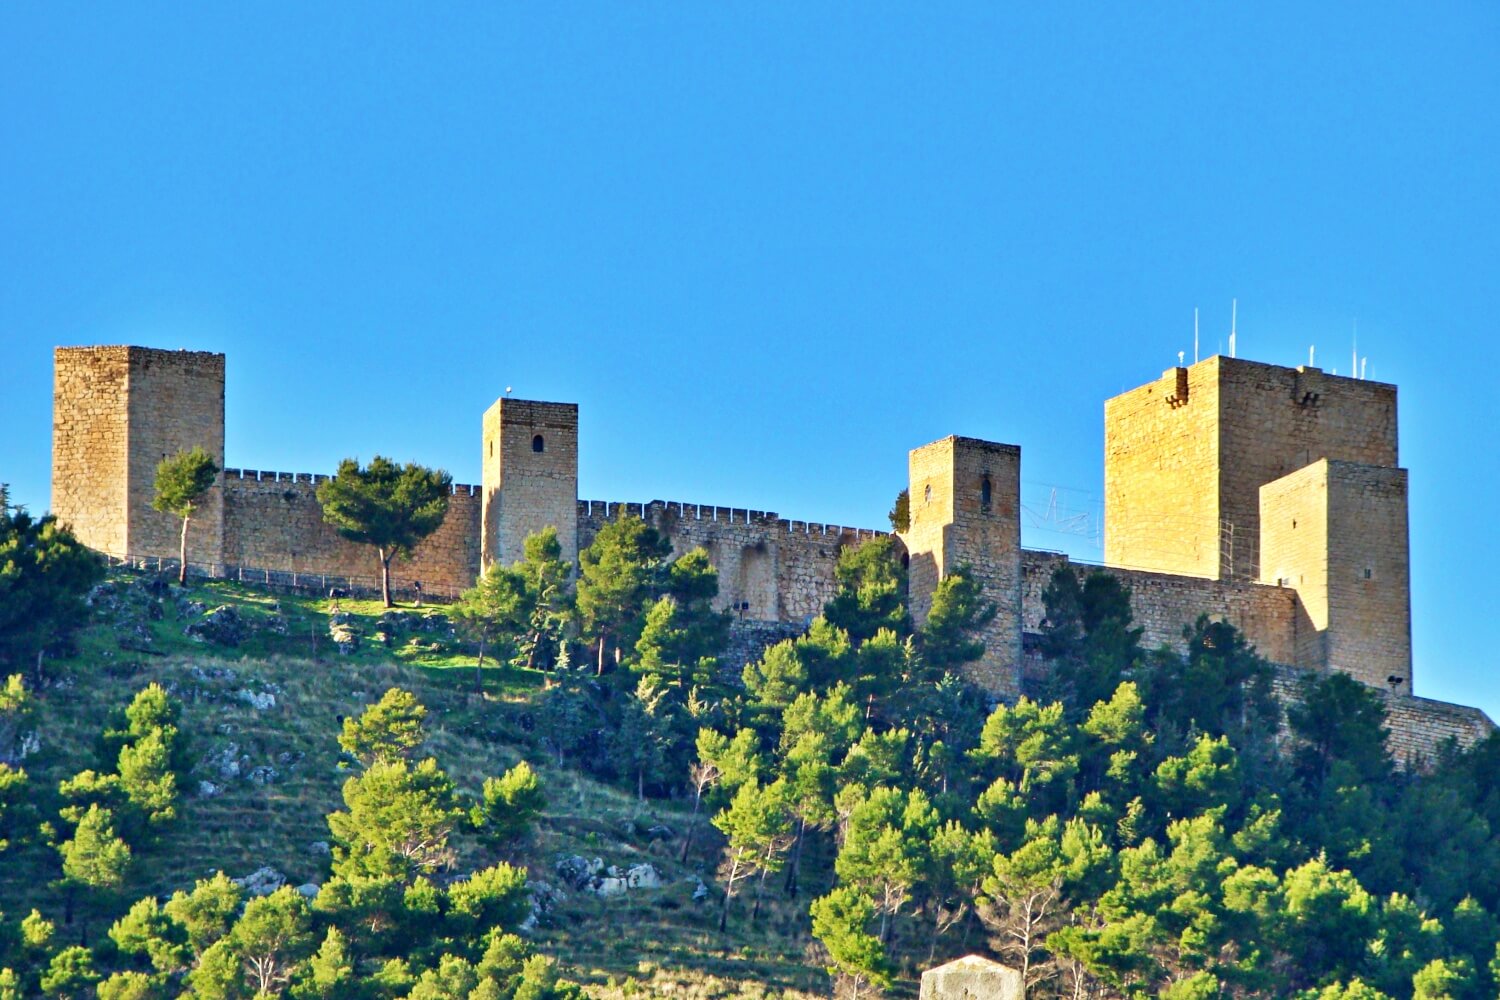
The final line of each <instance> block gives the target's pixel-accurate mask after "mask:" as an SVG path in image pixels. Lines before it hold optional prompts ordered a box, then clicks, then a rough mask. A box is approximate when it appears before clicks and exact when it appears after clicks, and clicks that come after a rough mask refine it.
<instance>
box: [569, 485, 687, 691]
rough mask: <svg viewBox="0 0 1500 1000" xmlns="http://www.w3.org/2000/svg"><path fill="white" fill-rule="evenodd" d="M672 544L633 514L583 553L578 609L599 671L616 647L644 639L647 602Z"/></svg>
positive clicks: (609, 526) (610, 527) (606, 530)
mask: <svg viewBox="0 0 1500 1000" xmlns="http://www.w3.org/2000/svg"><path fill="white" fill-rule="evenodd" d="M671 554H672V543H671V541H670V540H669V539H666V538H663V537H662V536H661V535H660V534H659V533H658V532H657V530H656V529H655V528H653V527H651V526H650V525H648V524H647V523H646V522H645V521H643V520H641V519H640V518H639V517H636V516H634V515H633V514H627V515H625V516H624V517H620V518H617V519H616V520H613V521H611V522H609V523H608V524H606V525H605V526H604V527H602V528H600V529H599V533H598V534H597V535H595V536H594V541H593V543H592V544H590V545H589V547H588V548H586V549H584V550H583V551H582V552H581V553H579V556H578V563H579V575H578V613H579V615H580V617H581V618H582V625H583V635H584V638H585V639H587V640H589V641H590V642H594V643H597V645H598V667H597V672H598V673H600V674H603V673H604V665H605V657H606V654H607V653H608V651H609V650H610V649H613V650H615V657H616V660H617V661H618V659H619V658H620V651H621V650H624V649H633V648H634V647H635V644H636V641H637V640H638V639H639V638H640V633H641V628H642V627H643V625H644V618H645V611H646V607H647V604H648V603H649V602H650V601H651V600H652V598H653V593H654V588H655V586H656V584H657V579H658V576H657V574H658V573H659V571H660V569H661V567H662V565H663V563H664V562H665V560H666V559H667V557H668V556H669V555H671Z"/></svg>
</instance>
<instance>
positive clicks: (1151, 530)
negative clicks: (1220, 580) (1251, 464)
mask: <svg viewBox="0 0 1500 1000" xmlns="http://www.w3.org/2000/svg"><path fill="white" fill-rule="evenodd" d="M1218 411H1219V380H1218V377H1217V369H1216V368H1215V367H1214V366H1212V365H1210V364H1209V363H1208V362H1203V363H1200V364H1196V365H1193V366H1192V367H1191V368H1173V369H1169V370H1168V371H1167V372H1165V373H1164V374H1163V375H1162V377H1161V378H1160V379H1158V380H1157V381H1155V382H1151V383H1148V384H1146V385H1143V386H1141V387H1140V388H1137V389H1133V390H1131V391H1130V392H1127V393H1123V394H1121V395H1119V396H1116V397H1114V398H1113V399H1109V400H1106V401H1105V403H1104V561H1105V562H1106V563H1108V564H1109V565H1111V566H1124V567H1130V568H1132V569H1143V570H1153V571H1156V572H1159V573H1175V574H1179V575H1182V576H1200V577H1209V578H1216V577H1218V575H1219V508H1218V499H1219V498H1218V481H1217V470H1218V464H1219V438H1218V435H1217V433H1215V428H1216V425H1217V421H1218Z"/></svg>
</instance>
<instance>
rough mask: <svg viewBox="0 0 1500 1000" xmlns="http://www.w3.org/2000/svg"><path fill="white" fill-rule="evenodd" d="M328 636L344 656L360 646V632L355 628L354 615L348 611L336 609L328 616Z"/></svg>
mask: <svg viewBox="0 0 1500 1000" xmlns="http://www.w3.org/2000/svg"><path fill="white" fill-rule="evenodd" d="M328 637H329V638H330V639H332V640H333V644H334V646H335V647H336V648H337V649H338V651H339V653H340V654H341V655H343V656H347V655H349V654H350V653H352V652H354V651H355V650H356V649H358V648H359V632H357V631H356V630H355V628H354V619H353V616H352V615H350V614H349V613H348V612H345V611H335V612H334V613H333V614H331V615H329V616H328Z"/></svg>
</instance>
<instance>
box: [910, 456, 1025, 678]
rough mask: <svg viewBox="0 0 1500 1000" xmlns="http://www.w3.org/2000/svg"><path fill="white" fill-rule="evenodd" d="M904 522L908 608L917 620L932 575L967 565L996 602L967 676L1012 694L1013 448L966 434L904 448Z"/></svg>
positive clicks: (1016, 660)
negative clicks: (980, 656) (907, 478)
mask: <svg viewBox="0 0 1500 1000" xmlns="http://www.w3.org/2000/svg"><path fill="white" fill-rule="evenodd" d="M908 461H909V473H910V484H909V486H908V489H909V492H910V511H911V524H910V527H909V528H908V530H907V532H906V534H905V535H904V536H903V537H902V540H903V541H904V542H905V543H906V549H907V553H908V556H909V559H910V565H909V567H908V573H909V582H910V595H911V612H912V619H913V621H914V622H915V623H916V624H917V625H918V626H920V625H921V624H922V623H923V622H924V621H926V619H927V613H928V611H929V610H930V609H931V607H932V594H933V591H934V590H936V589H937V585H938V582H939V581H940V580H942V578H943V577H944V576H945V575H946V574H947V573H949V572H951V571H952V570H953V569H955V568H956V567H958V566H967V567H969V569H970V571H971V572H972V573H973V574H974V576H975V578H976V579H978V580H979V582H980V583H982V584H983V585H984V594H985V597H986V598H987V599H989V600H991V601H994V602H995V604H996V605H997V609H998V610H997V613H996V615H995V617H994V620H993V621H991V622H990V624H989V625H988V626H987V627H986V628H985V630H984V633H983V634H982V635H981V636H980V637H979V638H981V639H982V640H983V642H984V646H985V653H984V658H983V659H982V660H980V661H979V662H978V663H976V664H973V665H971V666H970V668H969V671H970V675H971V677H972V679H973V680H974V681H975V682H976V683H978V684H980V685H982V686H984V687H985V688H987V689H988V690H990V691H991V692H993V693H995V694H997V695H1000V696H1002V697H1010V698H1014V697H1016V696H1017V695H1019V694H1020V664H1021V449H1020V448H1019V447H1017V446H1016V445H1012V444H996V443H994V442H992V441H979V440H976V439H974V438H965V437H947V438H943V439H942V440H941V441H934V442H933V443H932V444H929V445H924V446H923V447H921V448H917V449H915V450H914V451H912V452H911V453H910V456H909V458H908Z"/></svg>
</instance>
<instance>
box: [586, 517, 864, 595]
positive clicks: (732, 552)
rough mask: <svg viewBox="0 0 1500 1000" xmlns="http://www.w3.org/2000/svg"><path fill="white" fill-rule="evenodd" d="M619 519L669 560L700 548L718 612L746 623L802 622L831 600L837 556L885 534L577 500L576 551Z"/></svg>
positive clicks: (782, 520) (827, 526) (814, 523)
mask: <svg viewBox="0 0 1500 1000" xmlns="http://www.w3.org/2000/svg"><path fill="white" fill-rule="evenodd" d="M622 515H634V516H636V517H639V518H642V519H643V520H645V521H646V523H647V524H650V525H651V526H652V527H654V528H655V529H656V530H657V531H659V532H661V533H662V534H663V535H665V536H666V537H667V538H669V539H671V541H672V552H673V556H674V557H676V556H681V555H683V554H684V553H686V552H688V551H690V550H692V549H695V548H699V547H702V548H704V549H706V550H707V551H708V556H709V559H710V561H712V562H713V564H714V566H715V567H716V568H717V569H718V571H719V599H718V602H717V604H716V606H717V607H718V608H720V609H721V610H722V609H726V608H727V609H729V610H731V611H733V612H734V613H735V615H736V617H738V618H741V619H744V620H747V621H774V622H791V623H804V624H805V623H806V622H808V621H810V620H812V619H813V618H814V617H816V616H817V615H818V614H820V613H821V612H822V610H823V605H824V604H826V603H827V602H828V601H829V600H830V599H831V598H832V597H833V595H834V592H835V590H836V586H835V583H834V574H833V570H834V566H835V565H836V564H837V563H838V557H839V551H840V550H841V549H843V548H844V547H846V546H849V545H854V544H858V543H859V542H861V541H865V540H867V539H870V538H875V537H877V536H881V535H884V534H885V532H882V531H873V530H871V529H869V528H849V527H845V526H843V525H839V524H820V523H816V522H810V521H791V520H787V519H786V518H783V517H779V516H778V515H776V514H775V513H773V512H768V511H763V510H748V509H745V508H743V507H716V506H711V505H708V504H696V503H681V502H678V501H668V500H653V501H651V502H650V503H644V504H641V503H620V502H614V501H601V500H580V501H578V546H579V548H587V547H588V546H589V545H590V544H591V543H592V542H593V540H594V536H595V535H597V534H598V533H599V529H600V528H601V527H603V526H604V525H605V524H608V523H609V522H610V521H613V520H615V519H617V518H619V517H620V516H622Z"/></svg>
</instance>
